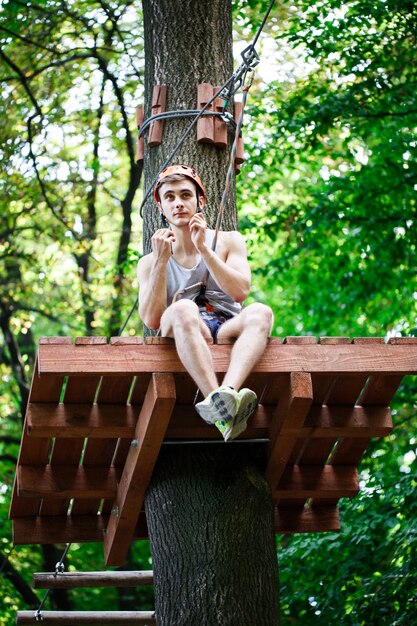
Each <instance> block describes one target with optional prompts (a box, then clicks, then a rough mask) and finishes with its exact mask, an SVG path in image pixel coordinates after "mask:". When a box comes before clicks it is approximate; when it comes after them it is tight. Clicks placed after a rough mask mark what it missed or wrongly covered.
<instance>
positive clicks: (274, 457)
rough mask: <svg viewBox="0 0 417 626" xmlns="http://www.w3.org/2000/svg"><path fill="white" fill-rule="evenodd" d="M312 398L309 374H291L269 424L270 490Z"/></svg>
mask: <svg viewBox="0 0 417 626" xmlns="http://www.w3.org/2000/svg"><path fill="white" fill-rule="evenodd" d="M306 347H308V346H306ZM312 401H313V387H312V383H311V376H310V374H307V373H306V372H302V373H299V372H295V373H291V374H290V377H289V383H288V385H287V386H286V388H285V392H284V393H283V394H282V396H281V398H280V400H279V403H278V406H277V410H276V413H275V415H274V417H273V419H272V422H271V425H270V438H271V445H270V448H269V455H268V464H267V468H266V472H265V475H266V478H267V480H268V481H269V484H270V485H271V489H272V491H274V490H275V487H276V485H277V484H278V482H279V480H280V478H281V476H282V474H283V472H284V469H285V467H286V465H287V462H288V459H289V457H290V455H291V451H292V449H293V447H294V445H295V444H296V441H297V437H298V432H297V431H299V430H300V428H301V427H302V426H303V424H304V420H305V418H306V417H307V414H308V411H309V409H310V407H311V403H312ZM294 430H295V431H296V432H295V433H294Z"/></svg>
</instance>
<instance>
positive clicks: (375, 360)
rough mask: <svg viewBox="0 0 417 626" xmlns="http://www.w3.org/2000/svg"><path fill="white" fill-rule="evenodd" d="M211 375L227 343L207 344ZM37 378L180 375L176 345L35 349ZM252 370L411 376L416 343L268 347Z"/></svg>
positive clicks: (226, 356) (222, 367) (219, 368)
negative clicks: (42, 376)
mask: <svg viewBox="0 0 417 626" xmlns="http://www.w3.org/2000/svg"><path fill="white" fill-rule="evenodd" d="M209 348H210V351H211V354H212V357H213V362H214V367H215V370H216V372H218V373H220V374H221V373H225V372H226V370H227V368H228V365H229V362H230V353H231V350H232V346H231V345H213V346H210V347H209ZM39 368H40V374H41V375H42V374H73V375H87V374H90V375H91V374H98V375H104V374H110V373H112V374H117V375H126V374H129V373H131V374H138V373H142V372H161V373H175V372H184V371H185V368H184V366H183V365H182V363H181V362H180V360H179V358H178V355H177V352H176V349H175V346H165V345H150V346H147V345H128V346H123V345H122V346H120V345H108V344H106V345H91V346H73V345H62V346H56V345H47V344H46V345H42V344H41V345H40V346H39ZM253 371H254V372H276V373H279V372H283V373H291V372H310V373H329V374H352V373H367V374H372V373H379V374H394V373H395V374H402V375H405V374H416V373H417V344H415V343H411V344H398V345H397V344H395V345H393V344H383V345H381V344H369V345H362V344H346V345H345V344H342V345H328V344H316V345H296V344H295V345H294V344H279V343H270V344H269V345H268V346H267V348H266V350H265V353H264V354H263V356H262V357H261V358H260V359H259V361H258V363H257V364H256V365H255V367H254V369H253Z"/></svg>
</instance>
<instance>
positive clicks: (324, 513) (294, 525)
mask: <svg viewBox="0 0 417 626" xmlns="http://www.w3.org/2000/svg"><path fill="white" fill-rule="evenodd" d="M274 517H275V532H276V533H285V534H288V533H316V532H327V531H336V530H339V529H340V516H339V509H338V507H337V506H336V505H329V506H326V505H323V506H316V507H307V508H300V507H291V506H279V507H276V508H275V512H274Z"/></svg>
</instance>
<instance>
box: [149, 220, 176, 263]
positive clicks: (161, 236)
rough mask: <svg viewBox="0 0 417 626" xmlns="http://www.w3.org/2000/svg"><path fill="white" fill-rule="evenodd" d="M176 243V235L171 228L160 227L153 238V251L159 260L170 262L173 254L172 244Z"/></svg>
mask: <svg viewBox="0 0 417 626" xmlns="http://www.w3.org/2000/svg"><path fill="white" fill-rule="evenodd" d="M173 243H175V236H174V233H173V232H172V230H170V229H169V228H159V229H158V230H156V231H155V233H154V234H153V236H152V238H151V244H152V252H153V253H154V255H155V256H156V258H157V260H158V261H162V262H164V263H168V260H169V257H170V256H171V254H172V250H171V245H172V244H173Z"/></svg>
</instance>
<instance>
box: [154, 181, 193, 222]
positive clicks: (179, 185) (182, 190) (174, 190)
mask: <svg viewBox="0 0 417 626" xmlns="http://www.w3.org/2000/svg"><path fill="white" fill-rule="evenodd" d="M159 199H160V209H161V210H162V212H163V213H164V215H165V217H166V218H167V220H168V222H169V223H170V224H173V225H175V226H183V225H186V224H188V222H189V221H190V219H191V218H192V216H193V215H194V214H195V213H196V212H197V192H196V187H195V185H194V183H193V182H192V181H191V180H174V181H172V182H168V183H163V184H162V185H161V186H160V187H159ZM203 204H204V203H203V199H202V198H200V206H201V208H202V205H203Z"/></svg>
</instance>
